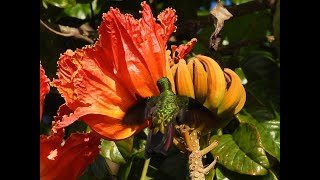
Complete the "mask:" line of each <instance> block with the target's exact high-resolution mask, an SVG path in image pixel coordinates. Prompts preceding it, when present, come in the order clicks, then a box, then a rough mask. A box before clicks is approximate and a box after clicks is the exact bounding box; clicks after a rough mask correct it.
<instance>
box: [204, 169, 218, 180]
mask: <svg viewBox="0 0 320 180" xmlns="http://www.w3.org/2000/svg"><path fill="white" fill-rule="evenodd" d="M215 174H216V169H215V168H212V169H210V171H209V172H208V174H206V177H205V178H206V179H205V180H213V178H214V176H215Z"/></svg>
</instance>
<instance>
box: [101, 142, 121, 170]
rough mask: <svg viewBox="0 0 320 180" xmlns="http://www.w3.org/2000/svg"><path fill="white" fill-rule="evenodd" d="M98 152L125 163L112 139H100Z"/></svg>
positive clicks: (112, 159)
mask: <svg viewBox="0 0 320 180" xmlns="http://www.w3.org/2000/svg"><path fill="white" fill-rule="evenodd" d="M100 146H101V147H100V154H101V155H102V156H103V157H105V158H107V159H109V160H111V161H112V162H115V163H118V164H120V163H126V160H125V159H124V158H123V156H122V155H121V153H120V151H119V149H118V147H117V145H116V143H115V142H114V141H108V140H102V143H101V145H100Z"/></svg>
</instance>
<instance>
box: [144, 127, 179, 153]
mask: <svg viewBox="0 0 320 180" xmlns="http://www.w3.org/2000/svg"><path fill="white" fill-rule="evenodd" d="M173 135H174V123H173V122H170V123H169V124H168V127H167V129H166V132H165V134H162V133H161V132H160V131H158V132H157V133H155V134H154V133H153V129H150V131H149V134H148V138H147V144H146V147H145V151H144V157H145V159H148V158H150V157H152V156H154V155H157V154H159V153H161V154H163V155H167V152H168V150H169V148H170V146H171V144H172V141H173Z"/></svg>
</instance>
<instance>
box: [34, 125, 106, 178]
mask: <svg viewBox="0 0 320 180" xmlns="http://www.w3.org/2000/svg"><path fill="white" fill-rule="evenodd" d="M63 136H64V132H63V129H59V131H58V132H57V133H53V134H52V135H51V136H45V135H41V136H40V179H41V180H52V179H68V180H76V179H77V178H78V177H79V176H81V175H82V174H83V173H84V171H85V169H86V168H87V166H89V165H90V164H91V163H92V162H93V161H94V159H95V158H96V156H97V155H98V153H99V145H100V138H99V137H98V136H97V135H96V134H93V133H74V134H71V136H70V137H69V138H68V139H67V140H66V141H65V142H64V140H63ZM63 143H64V144H63ZM62 144H63V145H62Z"/></svg>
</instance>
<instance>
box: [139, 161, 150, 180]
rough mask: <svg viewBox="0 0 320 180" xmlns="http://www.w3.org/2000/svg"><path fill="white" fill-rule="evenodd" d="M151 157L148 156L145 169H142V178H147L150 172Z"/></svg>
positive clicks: (141, 179) (142, 179) (143, 179)
mask: <svg viewBox="0 0 320 180" xmlns="http://www.w3.org/2000/svg"><path fill="white" fill-rule="evenodd" d="M150 159H151V158H148V159H146V160H145V161H144V165H143V170H142V173H141V177H140V180H145V179H146V176H147V172H148V167H149V163H150Z"/></svg>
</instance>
